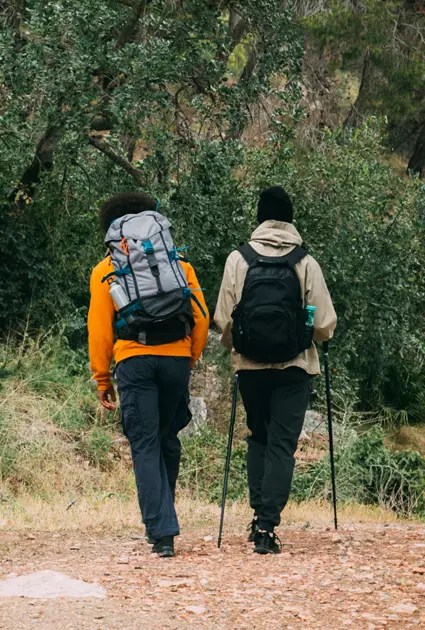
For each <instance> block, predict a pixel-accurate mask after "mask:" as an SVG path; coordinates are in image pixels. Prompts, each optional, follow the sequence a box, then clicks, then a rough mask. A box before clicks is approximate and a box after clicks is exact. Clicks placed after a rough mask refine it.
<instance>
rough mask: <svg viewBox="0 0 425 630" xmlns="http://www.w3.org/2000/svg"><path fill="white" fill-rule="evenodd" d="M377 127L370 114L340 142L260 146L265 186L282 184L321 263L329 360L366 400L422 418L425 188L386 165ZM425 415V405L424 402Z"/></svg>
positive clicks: (258, 167)
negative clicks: (332, 320)
mask: <svg viewBox="0 0 425 630" xmlns="http://www.w3.org/2000/svg"><path fill="white" fill-rule="evenodd" d="M382 142H383V138H382V135H381V132H380V126H379V124H378V123H377V122H376V121H373V120H372V121H370V123H369V124H368V125H364V126H363V127H362V128H361V129H359V130H358V131H356V132H354V133H352V135H351V136H350V137H349V139H348V141H345V142H341V135H340V134H339V133H335V134H332V133H330V132H329V133H328V135H327V137H326V138H325V140H324V141H323V142H322V144H321V146H320V147H319V149H318V150H316V151H313V152H312V153H311V154H310V155H309V156H308V157H307V156H306V155H305V154H304V153H302V152H298V153H295V155H294V157H293V159H292V160H291V161H289V160H288V159H287V157H286V155H287V147H284V148H282V149H281V150H280V154H279V152H278V151H275V152H273V155H272V157H271V158H269V159H267V152H266V151H265V150H264V151H254V152H253V155H252V163H251V164H250V167H249V168H250V172H251V173H254V174H255V177H256V179H257V181H259V183H260V184H261V185H264V184H265V182H271V183H272V182H276V183H278V182H279V183H284V185H286V187H287V189H288V190H289V192H290V193H291V196H292V197H293V199H294V203H295V208H296V225H297V227H298V228H299V230H300V232H301V234H302V236H303V238H304V239H305V240H306V242H307V244H308V246H309V248H310V252H311V254H312V255H313V256H315V257H316V259H317V260H318V261H319V262H320V264H321V265H322V268H323V270H324V273H325V277H326V281H327V283H328V286H329V289H330V292H331V295H332V298H333V300H334V303H335V307H336V311H337V314H338V326H337V332H336V337H335V342H334V343H333V344H332V361H333V363H334V365H335V366H336V367H337V368H338V372H337V373H336V374H335V385H336V387H337V388H339V387H341V386H342V385H343V384H342V383H341V382H340V381H339V379H338V377H339V374H340V373H341V376H343V377H344V378H347V377H348V378H349V379H350V380H352V381H353V382H360V384H361V391H360V395H361V399H362V401H363V402H366V401H368V402H369V403H373V404H375V405H376V404H377V403H379V402H382V400H387V401H390V402H391V404H393V405H394V406H396V407H397V406H398V407H399V406H400V405H403V408H405V409H408V410H409V411H413V409H412V407H415V410H414V413H415V415H416V416H417V415H418V411H419V410H418V408H417V407H418V405H417V403H418V396H419V395H420V392H421V391H422V390H423V386H424V370H423V365H424V360H425V344H424V331H425V311H424V308H423V303H424V298H425V279H424V275H423V272H422V269H423V268H424V265H425V215H424V211H423V202H424V200H425V188H424V186H423V185H422V184H421V183H419V182H418V181H402V180H400V179H398V178H397V177H394V175H393V174H392V172H391V169H390V168H389V167H388V166H387V165H386V164H385V163H384V162H383V160H382V155H383V152H384V149H383V146H382ZM419 413H422V417H423V416H424V414H425V409H424V408H422V411H421V412H419Z"/></svg>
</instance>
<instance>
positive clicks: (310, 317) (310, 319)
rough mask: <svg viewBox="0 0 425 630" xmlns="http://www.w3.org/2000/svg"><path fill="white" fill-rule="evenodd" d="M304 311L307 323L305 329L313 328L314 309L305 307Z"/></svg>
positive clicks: (313, 307)
mask: <svg viewBox="0 0 425 630" xmlns="http://www.w3.org/2000/svg"><path fill="white" fill-rule="evenodd" d="M305 310H306V311H307V321H306V323H305V325H306V327H307V328H314V315H315V313H316V307H315V306H306V307H305Z"/></svg>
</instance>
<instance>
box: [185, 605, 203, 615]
mask: <svg viewBox="0 0 425 630" xmlns="http://www.w3.org/2000/svg"><path fill="white" fill-rule="evenodd" d="M186 610H187V612H190V613H193V614H194V615H204V614H205V613H206V612H207V609H206V608H204V607H203V606H186Z"/></svg>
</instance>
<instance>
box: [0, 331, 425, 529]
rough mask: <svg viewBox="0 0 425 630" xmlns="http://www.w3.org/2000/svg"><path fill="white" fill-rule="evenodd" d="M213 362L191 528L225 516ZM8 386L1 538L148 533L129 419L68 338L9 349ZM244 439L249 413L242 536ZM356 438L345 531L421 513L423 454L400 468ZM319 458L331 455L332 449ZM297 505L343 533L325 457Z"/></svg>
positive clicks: (235, 478)
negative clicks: (98, 386) (105, 405)
mask: <svg viewBox="0 0 425 630" xmlns="http://www.w3.org/2000/svg"><path fill="white" fill-rule="evenodd" d="M211 356H212V358H213V361H212V363H211V362H209V360H207V361H205V362H204V364H203V365H201V366H200V367H199V369H198V373H197V375H195V380H194V383H193V385H194V391H195V394H198V395H203V396H205V397H206V398H207V400H208V401H210V399H211V398H210V397H211V396H212V395H213V394H215V397H213V403H214V404H213V405H211V406H210V408H211V409H212V419H211V420H210V424H209V426H208V427H207V428H206V429H205V430H204V431H202V432H201V433H200V434H199V435H197V436H192V437H185V438H184V441H183V459H182V467H181V475H180V498H179V512H180V514H181V520H182V523H183V526H184V527H186V528H187V526H190V523H192V521H193V523H194V524H196V523H198V524H200V523H204V524H208V525H211V527H216V524H217V521H218V516H219V508H218V506H217V503H219V501H220V496H221V489H222V474H223V463H224V459H225V453H226V447H227V426H228V419H229V406H230V402H229V401H230V382H229V372H228V369H227V365H226V364H223V365H221V363H220V361H222V360H223V357H222V355H221V354H220V348H217V347H215V348H214V347H213V348H212V354H211ZM216 361H217V362H218V368H217V367H216V366H217V363H216ZM219 378H221V379H222V381H221V382H219ZM0 388H1V398H0V528H5V529H16V530H21V529H37V530H46V531H56V530H61V529H93V528H94V529H96V528H99V529H110V530H115V531H116V530H119V529H122V528H123V527H124V528H125V527H127V528H128V527H130V528H138V527H139V526H140V516H139V510H138V507H137V504H136V498H135V496H136V495H135V484H134V477H133V473H132V466H131V457H130V452H129V447H128V444H127V441H126V439H125V438H124V437H123V435H122V433H121V430H120V426H119V416H118V414H115V415H112V414H106V413H102V412H100V411H99V407H98V404H97V399H96V395H95V391H94V389H93V387H92V386H91V384H90V382H89V374H88V371H87V366H86V365H85V364H84V363H82V362H81V360H77V358H76V355H75V353H73V352H72V351H71V350H69V348H68V347H67V345H66V343H64V341H63V339H60V338H58V337H51V338H47V339H42V340H40V339H39V340H30V339H27V340H26V341H24V342H23V345H21V346H16V345H14V346H13V345H12V344H8V345H6V346H0ZM217 388H218V389H217ZM211 390H212V391H211ZM217 391H218V395H217ZM336 402H337V401H336ZM335 411H336V415H337V416H338V418H339V416H341V418H342V420H341V422H347V423H348V425H349V423H350V422H351V421H352V420H353V418H352V417H351V416H350V413H351V411H350V410H349V409H348V407H347V409H345V408H344V410H343V412H341V411H340V410H339V409H338V405H336V407H335ZM348 416H350V418H348ZM418 431H419V430H418V429H416V428H414V427H408V426H403V427H401V429H399V431H398V433H397V441H398V446H397V448H398V447H401V448H404V447H406V446H407V447H409V446H412V445H414V446H415V448H419V449H420V450H422V448H423V449H424V451H425V438H424V437H423V436H421V435H420V434H419V432H418ZM245 434H246V427H245V424H244V420H243V411H242V409H240V410H239V413H238V422H237V426H236V432H235V441H234V448H233V452H232V464H231V475H230V479H229V488H228V499H229V503H228V512H227V518H226V523H227V527H235V528H240V527H243V526H245V525H246V523H247V522H248V521H249V519H250V515H251V514H250V510H249V508H248V502H247V484H246V461H245V451H246V444H245V442H244V440H243V438H244V435H245ZM349 434H350V435H351V438H349V439H347V440H346V441H343V443H342V444H340V448H339V451H340V454H341V457H340V459H339V460H338V459H337V461H338V492H339V497H340V499H341V500H344V501H343V503H341V505H340V518H341V522H342V523H350V522H356V521H357V522H358V521H364V522H394V521H395V520H396V519H397V514H396V513H395V512H394V511H389V510H385V509H383V507H382V506H386V507H392V508H394V510H396V509H398V508H397V505H399V504H400V505H401V506H402V507H403V510H400V511H404V513H405V514H409V513H412V512H413V511H414V509H413V508H415V509H416V505H417V504H419V503H418V502H420V500H419V498H418V497H420V496H422V495H420V491H421V488H422V487H423V486H422V485H421V484H422V482H423V481H424V480H425V462H423V461H422V460H419V459H418V457H419V456H417V457H416V456H414V454H413V455H411V454H409V453H407V454H406V456H404V451H403V453H402V454H401V459H400V456H399V455H398V453H394V454H392V452H391V451H390V450H388V449H387V448H386V447H385V445H384V444H383V440H382V438H381V436H379V435H377V436H375V437H372V438H369V437H368V436H360V437H358V436H357V438H356V437H355V435H354V437H353V434H355V432H353V430H352V428H351V429H350V431H349ZM350 440H351V441H350ZM393 441H394V440H393ZM337 454H338V453H337ZM319 455H320V456H323V449H322V451H321V452H320V453H319ZM377 458H378V459H377ZM389 468H391V471H392V473H391V475H390V476H388V474H386V476H385V475H384V476H383V472H382V471H388V470H389ZM424 487H425V481H424ZM366 490H367V492H366ZM292 496H293V497H294V498H296V499H297V500H298V501H301V499H304V500H303V501H302V502H298V503H291V504H290V505H289V506H288V508H287V509H286V510H285V513H284V520H285V522H289V523H292V522H296V523H307V522H308V523H310V524H311V525H320V526H324V525H326V524H327V525H330V526H331V525H332V514H331V508H330V506H329V504H328V503H327V502H325V501H324V499H325V498H326V499H327V498H329V466H328V463H327V462H326V461H325V460H323V461H321V459H320V457H319V459H318V460H317V462H316V464H315V465H313V467H312V466H311V465H308V466H304V467H301V468H300V469H299V470H298V473H297V475H296V478H295V481H294V486H293V495H292ZM362 496H365V497H366V499H367V500H366V501H365V502H367V503H369V504H372V503H375V504H377V505H381V508H382V509H381V508H380V507H375V506H373V505H370V506H368V507H365V506H362V505H358V504H357V503H356V502H355V501H356V500H359V497H362ZM394 497H395V498H396V499H397V500H398V503H396V502H394V500H393V499H394ZM401 499H402V500H401ZM232 501H233V503H232ZM411 505H412V506H413V507H412V509H410V507H409V506H411ZM406 506H407V507H406ZM421 506H422V503H421ZM421 509H422V508H421Z"/></svg>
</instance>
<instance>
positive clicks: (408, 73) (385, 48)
mask: <svg viewBox="0 0 425 630" xmlns="http://www.w3.org/2000/svg"><path fill="white" fill-rule="evenodd" d="M322 8H323V10H322V11H319V12H318V13H316V14H315V15H313V16H310V17H308V18H306V19H305V20H304V21H303V23H304V25H305V28H306V31H307V34H308V37H309V38H311V42H312V44H313V45H316V46H317V47H318V49H319V51H320V54H321V60H322V62H323V64H324V68H325V73H326V75H327V76H334V77H335V76H337V73H338V72H340V71H342V72H353V71H354V72H355V73H356V74H357V75H358V76H359V78H361V77H362V78H363V83H362V86H361V90H362V92H361V95H360V101H359V102H358V104H357V106H358V107H360V108H361V111H360V112H358V113H359V114H360V116H361V117H364V116H367V115H371V114H372V115H383V116H386V117H388V119H389V129H390V130H391V134H392V140H393V142H394V143H395V144H396V145H397V146H400V145H404V147H406V145H407V146H409V144H410V147H412V141H411V139H410V138H409V137H406V136H409V132H410V134H411V131H412V129H411V128H410V129H409V125H410V127H411V126H412V124H413V125H414V126H416V127H417V126H418V120H421V119H423V113H424V104H423V91H422V88H423V82H424V78H425V55H424V47H423V41H424V40H423V37H424V32H425V17H424V13H423V11H422V9H421V7H419V6H418V4H417V3H415V2H404V0H389V1H386V2H382V1H381V0H363V1H362V2H361V3H360V4H359V3H345V2H340V1H339V0H329V1H325V2H324V3H323V5H322ZM403 135H404V136H405V137H404V138H403ZM409 141H410V142H409Z"/></svg>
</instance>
